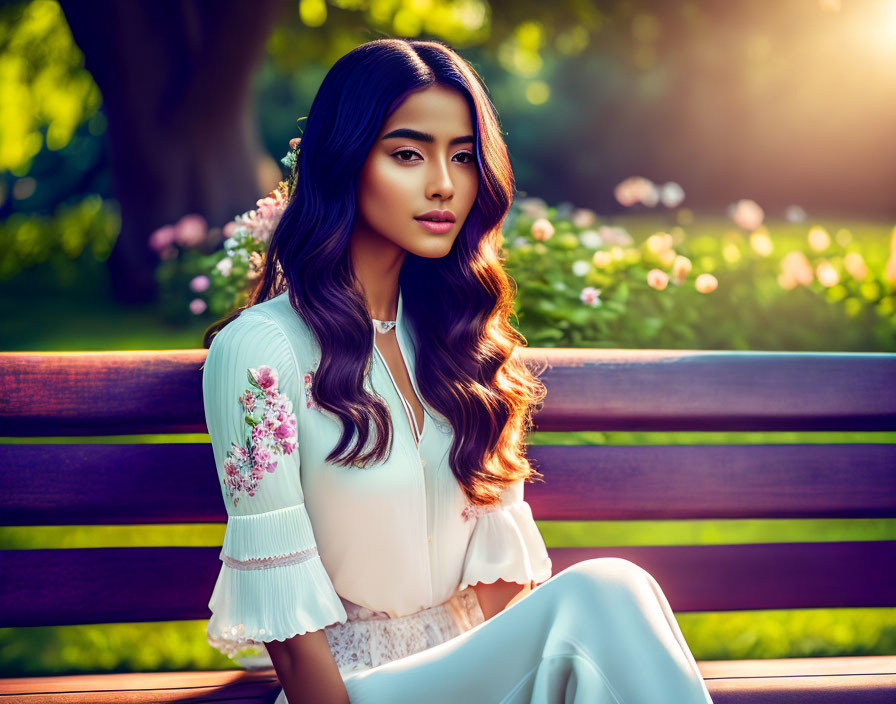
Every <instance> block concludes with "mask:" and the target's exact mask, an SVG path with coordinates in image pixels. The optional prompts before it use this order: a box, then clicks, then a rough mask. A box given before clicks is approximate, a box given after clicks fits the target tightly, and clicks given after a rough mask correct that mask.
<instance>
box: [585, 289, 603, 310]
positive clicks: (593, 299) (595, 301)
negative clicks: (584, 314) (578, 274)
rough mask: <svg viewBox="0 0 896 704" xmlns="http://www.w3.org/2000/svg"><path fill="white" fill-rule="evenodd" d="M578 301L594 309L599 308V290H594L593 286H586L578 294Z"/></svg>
mask: <svg viewBox="0 0 896 704" xmlns="http://www.w3.org/2000/svg"><path fill="white" fill-rule="evenodd" d="M579 300H581V301H582V303H587V304H588V305H589V306H594V307H595V308H596V307H597V306H599V305H600V304H601V303H603V301H601V300H600V289H599V288H594V287H593V286H586V287H585V288H583V289H582V292H581V293H580V294H579Z"/></svg>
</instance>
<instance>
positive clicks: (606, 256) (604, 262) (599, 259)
mask: <svg viewBox="0 0 896 704" xmlns="http://www.w3.org/2000/svg"><path fill="white" fill-rule="evenodd" d="M591 261H592V263H593V264H594V266H596V267H597V268H598V269H606V268H607V267H608V266H610V264H612V263H613V255H611V254H610V253H609V252H607V251H605V250H603V249H601V250H598V251H597V252H595V253H594V256H593V257H591Z"/></svg>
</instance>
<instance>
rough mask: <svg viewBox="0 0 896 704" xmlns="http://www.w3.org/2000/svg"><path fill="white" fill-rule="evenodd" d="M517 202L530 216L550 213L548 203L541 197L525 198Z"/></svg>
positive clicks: (541, 216) (537, 216) (538, 216)
mask: <svg viewBox="0 0 896 704" xmlns="http://www.w3.org/2000/svg"><path fill="white" fill-rule="evenodd" d="M517 204H518V205H519V207H520V210H521V211H523V213H524V214H525V215H528V216H529V217H530V218H543V217H544V216H545V215H547V214H548V204H547V203H545V202H544V200H542V199H541V198H523V199H522V200H519V201H517Z"/></svg>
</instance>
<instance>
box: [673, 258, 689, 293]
mask: <svg viewBox="0 0 896 704" xmlns="http://www.w3.org/2000/svg"><path fill="white" fill-rule="evenodd" d="M692 266H693V265H692V264H691V260H690V259H688V258H687V257H685V256H683V255H681V254H679V255H676V257H675V259H674V261H673V262H672V282H673V283H674V284H676V285H677V286H680V285H681V284H683V283H684V282H685V280H686V279H687V278H688V274H690V273H691V268H692Z"/></svg>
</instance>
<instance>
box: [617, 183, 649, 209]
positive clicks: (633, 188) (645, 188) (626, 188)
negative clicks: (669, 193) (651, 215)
mask: <svg viewBox="0 0 896 704" xmlns="http://www.w3.org/2000/svg"><path fill="white" fill-rule="evenodd" d="M613 195H614V196H615V197H616V200H617V201H618V202H619V203H620V204H621V205H624V206H625V207H627V208H628V207H630V206H632V205H634V204H635V203H643V204H644V205H646V206H648V207H650V208H652V207H653V206H654V205H656V204H657V202H658V201H659V192H658V190H657V187H656V186H655V185H654V184H653V182H652V181H650V180H649V179H646V178H644V177H642V176H631V177H629V178H627V179H625V180H624V181H622V182H621V183H619V184H617V186H616V188H615V189H613Z"/></svg>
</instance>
